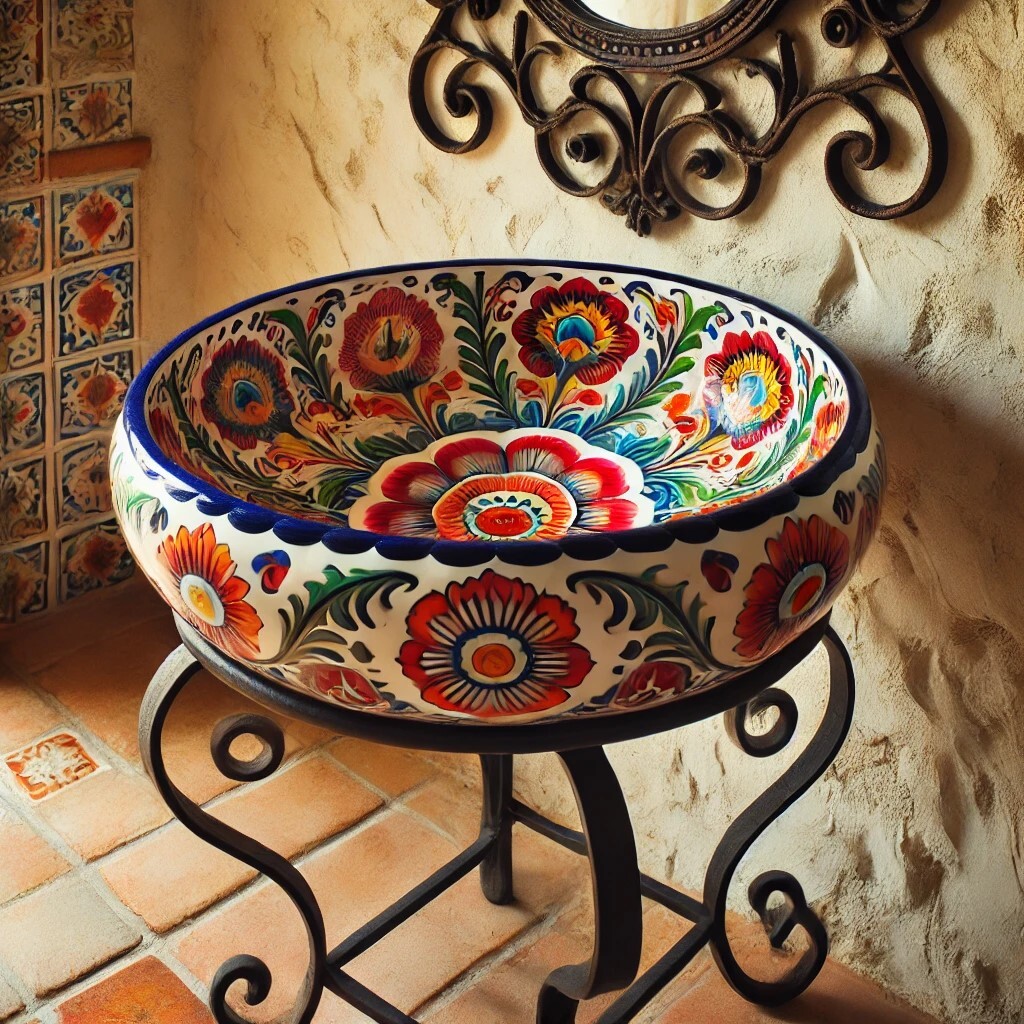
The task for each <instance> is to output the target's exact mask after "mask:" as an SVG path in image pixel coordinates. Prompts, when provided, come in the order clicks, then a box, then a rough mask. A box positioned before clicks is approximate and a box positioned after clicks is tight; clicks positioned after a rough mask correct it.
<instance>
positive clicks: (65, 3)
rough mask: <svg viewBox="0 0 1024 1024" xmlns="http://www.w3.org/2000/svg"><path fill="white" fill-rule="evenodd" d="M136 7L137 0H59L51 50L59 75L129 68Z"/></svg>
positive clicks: (125, 69)
mask: <svg viewBox="0 0 1024 1024" xmlns="http://www.w3.org/2000/svg"><path fill="white" fill-rule="evenodd" d="M134 6H135V4H134V0H56V3H55V4H54V12H53V18H54V22H53V48H52V50H51V53H52V56H53V62H54V70H55V71H56V73H57V75H58V76H59V77H61V78H65V79H66V78H69V77H71V76H74V75H84V74H102V73H103V72H106V71H127V70H129V69H130V68H131V66H132V62H133V60H134V51H135V47H134V41H133V37H132V10H133V8H134Z"/></svg>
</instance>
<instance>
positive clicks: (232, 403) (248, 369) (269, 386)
mask: <svg viewBox="0 0 1024 1024" xmlns="http://www.w3.org/2000/svg"><path fill="white" fill-rule="evenodd" d="M202 388H203V402H202V405H203V414H204V415H205V416H206V418H207V419H208V420H209V421H210V422H211V423H214V424H216V426H217V429H218V430H219V431H220V436H221V437H223V438H224V440H225V441H228V442H230V443H231V444H233V445H235V446H236V447H237V448H241V449H242V450H244V451H247V450H249V449H251V448H255V447H256V442H257V441H272V440H274V438H275V437H276V436H277V435H278V434H279V433H280V431H281V430H282V429H284V427H285V426H287V424H288V421H289V419H290V416H291V412H292V410H293V409H294V408H295V405H294V403H293V402H292V397H291V394H290V393H289V391H288V382H287V380H286V378H285V373H284V364H283V363H282V362H281V360H280V359H278V357H277V356H276V355H275V354H274V353H273V352H270V351H269V350H267V349H265V348H264V347H263V346H262V345H260V343H259V342H257V341H255V340H253V339H252V338H231V339H230V340H229V341H227V342H226V343H225V344H224V345H222V346H221V347H220V348H218V349H217V350H216V351H215V352H214V353H213V357H212V358H211V359H210V365H209V366H208V367H207V368H206V371H205V372H204V373H203V380H202Z"/></svg>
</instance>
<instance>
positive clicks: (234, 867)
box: [101, 822, 256, 932]
mask: <svg viewBox="0 0 1024 1024" xmlns="http://www.w3.org/2000/svg"><path fill="white" fill-rule="evenodd" d="M101 871H102V874H103V878H104V879H105V880H106V882H107V884H108V885H109V886H110V888H111V889H113V891H114V894H115V895H116V896H117V898H118V899H119V900H120V901H121V902H122V903H123V904H124V905H125V906H126V907H128V909H129V910H131V911H132V912H133V913H136V914H138V915H139V917H141V918H142V919H143V920H144V921H145V922H146V924H148V925H149V927H150V928H152V929H153V931H155V932H166V931H169V930H170V929H171V928H173V927H174V926H175V925H177V924H180V923H181V922H182V921H184V920H186V919H187V918H189V917H193V916H195V915H196V914H198V913H199V912H200V911H201V910H205V909H206V908H207V907H209V906H212V905H213V904H214V903H216V902H217V901H218V900H222V899H223V898H224V897H225V896H228V895H230V894H231V893H233V892H235V891H236V890H237V889H240V888H241V887H242V886H243V885H245V883H246V882H249V881H251V880H252V879H253V878H255V877H256V872H255V871H253V870H252V869H251V868H249V867H247V866H246V865H245V864H242V863H241V862H239V861H236V860H234V859H233V858H232V857H229V856H228V855H227V854H226V853H221V852H220V851H219V850H217V849H215V848H214V847H212V846H210V845H209V844H207V843H205V842H203V840H201V839H199V838H198V837H197V836H194V835H193V834H192V833H191V832H189V831H188V830H187V829H186V828H185V827H184V826H183V825H179V824H178V823H177V822H175V823H174V824H172V825H171V826H170V827H169V828H167V829H165V830H164V831H162V832H159V833H158V834H156V835H154V836H150V837H147V838H145V839H141V840H139V842H137V843H134V844H133V845H132V846H131V847H129V848H128V849H126V850H123V851H121V852H120V853H117V854H114V856H113V857H112V858H111V859H110V860H109V861H107V862H106V863H104V865H103V867H102V868H101Z"/></svg>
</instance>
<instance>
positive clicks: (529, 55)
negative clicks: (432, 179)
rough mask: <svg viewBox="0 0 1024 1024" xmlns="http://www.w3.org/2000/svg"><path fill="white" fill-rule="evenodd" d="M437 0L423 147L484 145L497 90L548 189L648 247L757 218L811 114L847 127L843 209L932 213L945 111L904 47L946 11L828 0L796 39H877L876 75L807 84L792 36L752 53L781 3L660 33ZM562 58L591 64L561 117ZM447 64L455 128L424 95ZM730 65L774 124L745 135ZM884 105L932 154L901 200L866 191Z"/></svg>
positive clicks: (546, 12) (736, 1)
mask: <svg viewBox="0 0 1024 1024" xmlns="http://www.w3.org/2000/svg"><path fill="white" fill-rule="evenodd" d="M428 2H429V3H431V4H432V5H433V6H434V7H435V8H437V9H438V13H437V16H436V18H435V20H434V23H433V25H432V26H431V29H430V31H429V32H428V34H427V36H426V38H425V39H424V40H423V43H422V44H421V46H420V48H419V50H418V51H417V53H416V55H415V56H414V58H413V61H412V65H411V69H410V75H409V97H410V104H411V107H412V113H413V118H414V120H415V122H416V124H417V126H418V127H419V129H420V131H421V132H422V133H423V134H424V136H425V137H426V138H427V139H428V140H429V141H430V142H431V143H432V144H433V145H434V146H435V147H437V148H438V149H440V150H442V151H444V152H446V153H450V154H453V155H457V154H462V153H468V152H471V151H472V150H475V149H477V148H478V147H479V146H480V145H482V144H483V143H484V141H485V140H487V139H488V138H489V137H490V134H491V131H492V129H493V125H494V106H493V103H494V99H493V96H492V91H491V90H492V86H494V85H496V84H498V83H501V84H502V85H504V87H505V89H506V90H507V91H508V93H509V94H510V95H511V96H512V98H513V100H514V101H515V102H516V104H517V105H518V107H519V110H520V113H521V115H522V117H523V120H524V121H525V122H526V123H527V124H528V125H529V126H530V127H531V128H532V129H533V131H534V137H535V144H536V150H537V157H538V160H539V162H540V164H541V167H542V168H543V169H544V171H545V173H546V174H547V175H548V177H549V178H550V179H551V180H552V182H553V183H554V184H555V185H556V186H557V187H558V188H559V189H561V190H562V191H563V192H565V193H567V194H569V195H572V196H578V197H593V196H599V197H600V199H601V202H602V203H603V205H604V206H605V208H606V209H608V210H609V211H610V212H612V213H614V214H617V215H619V216H622V217H623V218H624V219H625V222H626V225H627V227H629V228H630V229H631V230H633V231H636V232H637V233H638V234H639V235H641V236H645V235H648V234H650V232H651V231H652V230H653V228H654V227H655V226H656V225H659V224H663V223H667V222H670V221H673V220H675V219H677V218H678V217H680V216H682V215H684V214H685V215H689V216H692V217H697V218H700V219H703V220H723V219H726V218H729V217H734V216H736V215H738V214H740V213H742V212H743V211H745V210H747V209H748V208H749V207H750V206H751V204H752V203H753V202H754V200H755V199H756V198H757V196H758V193H759V191H760V188H761V184H762V180H763V171H764V168H765V166H766V165H767V164H768V163H769V162H770V161H772V160H773V159H774V158H775V157H776V156H777V155H778V154H779V153H780V152H781V151H782V149H783V148H784V147H785V145H786V143H787V142H788V141H789V139H790V138H791V137H792V135H793V132H794V130H795V128H796V126H797V125H798V124H799V123H800V122H801V121H802V120H803V118H804V117H805V116H806V115H807V114H809V113H810V112H811V111H812V110H815V109H817V108H819V107H821V106H826V105H827V106H831V107H835V108H839V109H841V110H842V111H844V112H845V114H848V115H851V116H852V118H853V121H852V124H851V126H850V127H846V128H843V129H842V130H840V131H838V132H836V134H835V135H833V136H832V138H831V139H830V140H829V141H828V142H827V144H826V147H825V158H824V170H825V180H826V182H827V184H828V186H829V188H830V189H831V191H832V193H833V195H834V196H835V198H836V200H837V201H838V202H839V204H840V205H841V206H842V207H843V208H844V209H846V210H848V211H850V212H851V213H854V214H857V215H859V216H862V217H867V218H871V219H875V220H889V219H893V218H897V217H903V216H906V215H908V214H911V213H913V212H915V211H917V210H919V209H921V208H922V207H923V206H925V205H926V204H927V203H928V202H930V200H931V199H932V198H934V196H935V195H936V193H937V192H938V190H939V188H940V186H941V184H942V181H943V179H944V177H945V174H946V170H947V166H948V160H949V154H948V138H947V133H946V126H945V123H944V120H943V116H942V112H941V110H940V107H939V105H938V102H937V100H936V98H935V96H934V94H933V92H932V90H931V87H930V85H929V83H928V82H927V80H926V79H925V77H924V75H923V74H922V73H921V72H920V71H919V70H918V68H917V67H916V65H915V62H914V60H913V59H912V58H911V56H910V55H909V53H908V51H907V49H906V46H905V37H906V36H907V35H908V34H910V33H911V32H913V31H914V30H917V29H919V28H920V27H921V26H923V25H924V24H925V23H926V22H928V21H929V20H930V18H931V17H932V16H933V15H934V14H935V12H936V10H937V9H938V6H939V3H940V0H911V2H910V3H909V4H908V3H906V2H903V0H835V2H831V3H829V4H827V5H826V7H825V10H824V12H823V13H822V15H821V18H820V21H819V22H816V23H815V24H814V25H813V26H811V27H810V28H809V29H808V30H807V31H803V29H802V30H801V33H800V34H801V35H812V36H815V37H818V36H820V38H821V39H822V40H823V41H824V43H825V44H827V45H828V46H829V47H832V48H834V49H840V50H844V49H848V50H850V51H851V54H853V52H854V50H855V48H856V47H857V46H858V41H859V40H861V39H862V37H865V36H872V37H874V39H875V40H877V42H878V43H879V44H880V47H881V51H882V55H883V56H882V59H881V61H880V63H879V64H878V66H877V67H876V68H875V70H872V71H868V72H863V71H860V70H855V69H854V65H855V64H856V61H854V60H853V59H852V56H851V60H850V67H851V70H850V71H849V73H848V74H846V75H838V76H836V77H834V78H832V79H831V80H829V81H827V82H824V83H822V84H816V85H813V86H812V85H810V84H809V83H808V81H807V74H806V71H803V72H802V71H801V66H800V59H799V57H798V46H797V37H796V36H795V35H794V32H793V30H792V29H789V28H787V29H778V30H777V31H775V34H774V40H773V42H772V47H771V48H772V50H773V55H772V57H771V58H766V57H764V56H752V55H750V54H749V53H747V52H746V50H745V49H744V47H745V46H746V44H748V43H752V42H754V41H756V40H757V38H758V37H759V36H760V35H762V34H763V33H765V32H766V31H767V30H768V29H769V27H770V25H771V23H772V22H773V20H774V19H775V18H776V16H777V15H778V14H779V13H780V11H781V10H782V8H784V6H785V0H731V2H730V3H728V4H727V5H725V6H724V7H723V8H722V9H721V10H720V11H719V12H718V13H716V14H714V15H712V16H710V17H709V18H706V19H704V20H703V21H701V22H697V23H695V24H693V25H689V26H682V27H680V28H678V29H665V30H647V29H643V30H641V29H634V28H629V27H627V26H621V25H616V24H615V23H613V22H610V21H608V20H607V19H604V18H601V17H599V16H598V15H596V14H594V13H593V12H591V11H590V10H589V8H587V7H586V6H585V4H584V3H583V2H582V0H428ZM506 7H517V8H518V9H517V10H516V13H515V15H514V17H513V19H512V26H511V40H510V45H509V46H508V47H507V48H503V47H500V46H499V45H498V44H497V43H495V42H491V41H488V42H481V41H480V40H479V39H476V38H475V36H476V33H473V32H472V31H470V30H469V26H470V25H472V23H474V22H476V23H489V22H492V19H495V20H494V22H493V26H491V25H489V26H488V29H489V31H488V33H487V39H488V40H490V39H491V38H494V39H498V38H502V37H503V38H506V39H507V38H508V32H507V28H506V26H505V24H504V22H500V23H499V20H497V18H498V15H499V13H501V12H502V10H503V8H506ZM908 7H909V10H908ZM502 30H504V32H503V31H502ZM538 36H541V37H540V38H538ZM552 36H553V37H554V38H551V37H552ZM481 38H482V37H481ZM567 47H568V48H571V49H572V50H574V51H576V52H577V53H578V54H581V55H582V56H583V57H584V58H585V59H586V61H587V63H585V64H584V65H583V66H582V67H581V68H579V69H578V70H577V71H575V72H574V73H573V74H572V75H571V76H570V77H569V78H568V80H567V82H566V85H565V92H566V95H565V98H564V99H563V100H562V101H561V102H559V103H558V104H557V105H554V106H551V105H549V104H545V103H544V102H543V101H542V100H541V99H540V97H539V95H538V91H537V89H536V87H535V77H536V76H537V75H540V74H543V73H545V72H547V71H549V70H550V69H551V68H553V67H554V66H555V64H556V58H558V57H559V56H560V55H561V54H563V53H564V51H565V49H566V48H567ZM442 53H448V54H449V55H451V54H454V55H456V56H457V57H458V58H459V59H458V61H457V63H456V64H455V66H454V67H452V68H451V69H450V70H449V71H448V73H447V75H446V76H445V78H444V80H443V83H442V88H441V90H440V98H441V105H442V106H443V108H444V115H445V117H442V112H441V111H440V110H439V109H436V106H437V104H436V103H435V102H434V100H433V99H432V93H431V90H430V83H431V81H432V78H431V76H432V74H433V68H434V66H435V65H434V62H435V59H436V58H437V57H438V56H439V55H441V54H442ZM725 63H729V64H731V65H732V66H734V67H735V68H737V69H738V71H739V72H740V74H739V80H740V81H741V82H742V81H743V80H744V79H745V80H746V81H748V82H750V83H751V84H752V85H753V84H754V83H757V85H758V86H759V87H760V88H762V89H764V88H767V90H768V92H769V94H770V96H771V107H772V113H771V117H770V123H768V124H767V125H766V126H763V127H758V128H756V129H755V128H752V127H750V126H748V125H747V124H746V123H745V121H744V119H743V118H742V117H741V116H740V114H739V112H738V111H736V110H734V109H732V106H731V104H730V101H729V99H728V98H727V97H726V96H725V95H724V94H723V92H722V90H721V89H720V88H719V87H718V85H716V84H715V81H714V79H713V76H712V75H711V74H710V72H711V71H713V70H714V69H715V68H716V66H719V65H723V64H725ZM886 95H889V96H893V95H895V96H899V97H900V98H902V99H903V100H904V101H906V102H908V103H909V104H910V105H911V106H912V108H913V110H914V112H915V114H916V117H917V119H918V120H919V122H920V125H921V133H922V135H923V142H924V153H925V159H924V168H923V171H922V174H921V178H920V181H919V182H918V183H917V185H916V186H914V187H913V189H912V191H911V193H910V195H907V196H904V197H903V198H900V199H898V200H895V201H893V202H884V201H881V200H878V199H875V198H872V197H871V196H870V195H868V194H866V192H865V190H864V187H863V182H862V180H861V179H862V177H863V176H865V175H869V174H870V172H872V171H875V170H878V169H880V168H882V167H883V166H884V165H886V164H887V162H889V161H890V157H891V156H892V153H893V136H892V133H891V132H890V130H889V128H888V126H887V124H886V120H885V118H884V117H883V114H882V103H881V102H880V98H881V97H882V96H886ZM680 110H684V111H685V112H684V113H679V112H678V111H680ZM445 119H447V120H448V121H462V120H466V121H467V123H468V124H470V125H471V129H470V131H469V133H468V135H453V134H451V133H450V132H449V131H448V130H447V129H446V128H445V127H444V126H443V125H442V121H443V120H445ZM563 139H564V142H561V141H560V140H563ZM595 168H600V169H599V170H597V171H596V173H595ZM727 171H728V172H729V174H728V175H726V172H727ZM716 179H717V180H720V181H721V182H725V181H726V180H727V179H728V180H729V181H730V182H731V183H730V186H729V189H727V190H726V189H725V188H724V185H723V189H722V190H719V192H716V194H715V195H714V196H710V195H708V194H707V192H706V189H704V188H702V187H701V183H702V182H708V181H712V180H716ZM721 191H725V192H726V196H725V197H724V198H723V196H722V195H721V194H720V192H721Z"/></svg>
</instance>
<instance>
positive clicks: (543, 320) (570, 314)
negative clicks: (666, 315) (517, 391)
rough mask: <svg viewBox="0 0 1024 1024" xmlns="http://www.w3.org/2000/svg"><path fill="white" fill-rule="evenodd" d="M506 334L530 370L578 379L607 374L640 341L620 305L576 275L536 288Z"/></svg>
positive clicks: (601, 379) (598, 379)
mask: <svg viewBox="0 0 1024 1024" xmlns="http://www.w3.org/2000/svg"><path fill="white" fill-rule="evenodd" d="M512 335H513V337H514V338H515V339H516V341H517V342H518V343H519V357H520V359H522V361H523V365H524V366H525V367H526V368H527V369H528V370H529V371H530V372H531V373H532V374H534V376H536V377H554V376H562V375H566V374H575V376H576V377H577V378H578V379H579V380H580V381H581V382H582V383H584V384H603V383H605V382H606V381H609V380H611V379H612V377H614V376H615V373H616V371H617V370H621V369H622V364H623V363H624V362H625V361H626V360H627V359H628V358H629V357H630V356H631V355H632V354H633V353H634V352H636V350H637V349H638V348H639V347H640V338H639V336H638V335H637V333H636V331H635V330H634V329H633V328H632V327H631V326H630V324H629V310H628V309H627V308H626V305H625V304H624V303H623V302H621V301H620V300H619V299H617V298H616V297H615V296H614V295H610V294H608V293H607V292H602V291H599V290H598V289H597V288H595V287H594V285H592V284H591V283H590V282H589V281H587V280H586V279H585V278H582V277H577V278H574V279H573V280H572V281H566V283H565V284H564V285H562V287H561V288H557V289H556V288H541V289H540V290H539V291H538V292H536V293H535V294H534V296H533V301H532V302H531V303H530V308H529V309H528V310H526V311H525V312H523V313H520V315H519V316H518V317H516V320H515V322H514V323H513V324H512Z"/></svg>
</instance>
